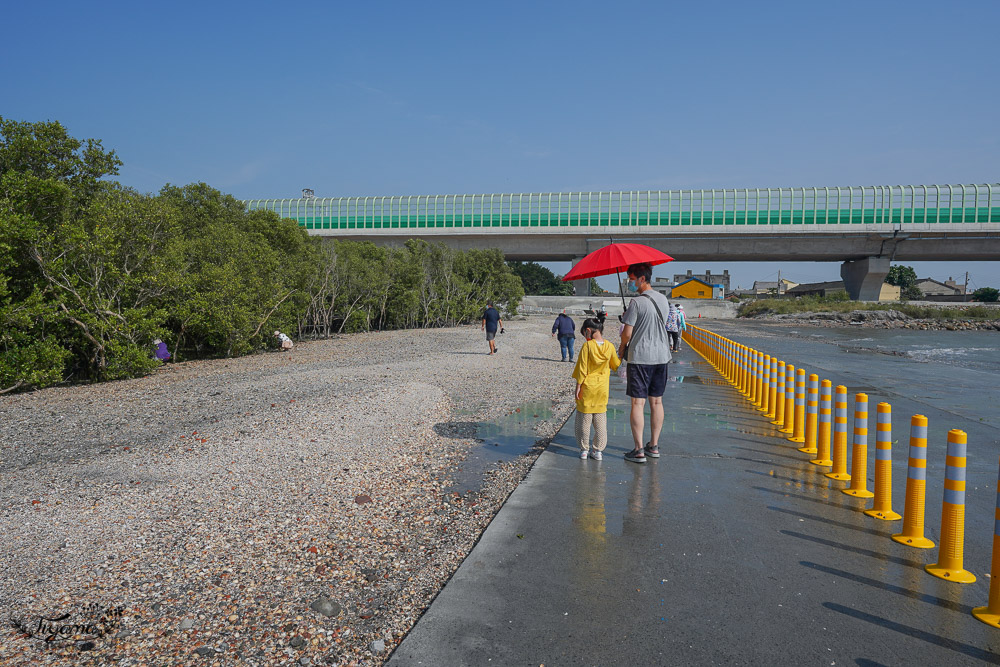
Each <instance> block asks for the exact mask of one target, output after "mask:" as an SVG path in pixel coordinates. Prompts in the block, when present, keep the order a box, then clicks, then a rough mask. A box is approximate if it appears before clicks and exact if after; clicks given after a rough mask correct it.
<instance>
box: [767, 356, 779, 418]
mask: <svg viewBox="0 0 1000 667" xmlns="http://www.w3.org/2000/svg"><path fill="white" fill-rule="evenodd" d="M777 402H778V358H777V357H771V371H770V378H769V386H768V388H767V418H768V419H774V414H775V412H777V406H776V405H775V403H777Z"/></svg>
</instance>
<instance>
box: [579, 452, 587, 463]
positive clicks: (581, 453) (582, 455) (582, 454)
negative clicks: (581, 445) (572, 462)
mask: <svg viewBox="0 0 1000 667" xmlns="http://www.w3.org/2000/svg"><path fill="white" fill-rule="evenodd" d="M580 458H581V459H583V460H584V461H586V460H587V450H586V449H581V450H580Z"/></svg>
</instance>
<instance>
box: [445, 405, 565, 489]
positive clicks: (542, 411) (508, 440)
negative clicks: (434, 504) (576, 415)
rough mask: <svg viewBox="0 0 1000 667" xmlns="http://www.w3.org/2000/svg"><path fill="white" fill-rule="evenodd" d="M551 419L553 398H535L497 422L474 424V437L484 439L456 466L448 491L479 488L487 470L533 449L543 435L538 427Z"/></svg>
mask: <svg viewBox="0 0 1000 667" xmlns="http://www.w3.org/2000/svg"><path fill="white" fill-rule="evenodd" d="M549 419H552V401H535V402H531V403H525V404H523V405H520V406H518V407H517V408H516V409H515V410H514V411H513V412H511V413H510V414H508V415H507V416H505V417H503V418H502V419H500V420H499V421H497V422H494V423H485V422H477V423H475V436H473V437H475V438H477V439H478V440H481V441H482V442H481V443H479V444H477V445H474V446H473V447H472V448H471V449H470V450H469V455H468V457H467V458H466V459H465V461H462V462H461V464H460V465H459V466H458V468H456V469H455V471H454V473H453V477H454V479H455V483H454V484H453V485H452V486H451V487H450V488H449V489H448V491H458V492H460V493H464V492H466V491H468V490H475V491H478V490H479V489H480V488H482V486H483V479H484V477H485V474H486V471H487V470H489V469H490V468H492V467H493V466H495V465H496V464H497V463H503V462H507V461H512V460H514V459H516V458H517V457H518V456H521V455H522V454H525V453H527V452H529V451H531V449H532V447H534V446H535V443H536V442H537V441H538V440H539V438H540V436H539V435H538V434H537V433H536V432H535V426H537V425H538V424H539V423H541V422H543V421H547V420H549Z"/></svg>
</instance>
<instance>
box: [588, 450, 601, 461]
mask: <svg viewBox="0 0 1000 667" xmlns="http://www.w3.org/2000/svg"><path fill="white" fill-rule="evenodd" d="M590 458H592V459H594V460H595V461H600V460H601V459H603V458H604V455H603V454H601V453H600V452H599V451H597V450H596V449H592V450H590Z"/></svg>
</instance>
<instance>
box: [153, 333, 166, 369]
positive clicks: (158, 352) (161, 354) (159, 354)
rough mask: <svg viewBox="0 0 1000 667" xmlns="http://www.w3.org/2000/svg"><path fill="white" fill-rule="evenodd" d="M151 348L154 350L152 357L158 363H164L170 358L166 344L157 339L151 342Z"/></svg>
mask: <svg viewBox="0 0 1000 667" xmlns="http://www.w3.org/2000/svg"><path fill="white" fill-rule="evenodd" d="M153 346H154V347H155V348H156V349H155V350H154V351H153V356H155V357H156V358H157V359H159V360H160V361H162V362H164V363H166V361H167V359H169V358H170V353H169V352H167V344H166V343H164V342H163V341H162V340H160V339H159V338H157V339H156V340H154V341H153Z"/></svg>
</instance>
